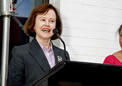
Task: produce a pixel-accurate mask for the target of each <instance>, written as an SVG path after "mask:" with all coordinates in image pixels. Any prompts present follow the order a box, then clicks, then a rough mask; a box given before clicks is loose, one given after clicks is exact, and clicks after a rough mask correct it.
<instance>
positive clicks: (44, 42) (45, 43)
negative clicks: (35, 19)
mask: <svg viewBox="0 0 122 86" xmlns="http://www.w3.org/2000/svg"><path fill="white" fill-rule="evenodd" d="M36 40H37V41H38V42H39V43H40V44H41V45H43V46H44V47H46V48H48V49H50V47H51V41H50V39H39V38H36Z"/></svg>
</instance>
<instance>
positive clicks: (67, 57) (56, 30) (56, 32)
mask: <svg viewBox="0 0 122 86" xmlns="http://www.w3.org/2000/svg"><path fill="white" fill-rule="evenodd" d="M53 33H54V35H57V36H58V38H59V39H60V40H61V42H62V43H63V46H64V55H65V57H66V60H69V56H68V55H67V51H66V45H65V42H64V41H63V40H62V38H61V37H60V35H59V32H58V29H57V28H56V29H54V30H53Z"/></svg>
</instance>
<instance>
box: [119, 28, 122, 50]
mask: <svg viewBox="0 0 122 86" xmlns="http://www.w3.org/2000/svg"><path fill="white" fill-rule="evenodd" d="M119 36H120V38H119V41H120V47H121V48H122V29H121V30H120V34H119Z"/></svg>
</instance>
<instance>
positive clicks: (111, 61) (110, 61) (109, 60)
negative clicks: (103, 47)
mask: <svg viewBox="0 0 122 86" xmlns="http://www.w3.org/2000/svg"><path fill="white" fill-rule="evenodd" d="M103 63H104V64H113V65H122V62H120V61H119V59H117V58H116V57H115V56H114V55H109V56H107V57H106V58H105V60H104V62H103Z"/></svg>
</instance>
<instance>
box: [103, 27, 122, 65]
mask: <svg viewBox="0 0 122 86" xmlns="http://www.w3.org/2000/svg"><path fill="white" fill-rule="evenodd" d="M118 33H119V43H120V47H121V48H122V25H120V27H119V29H118ZM103 63H104V64H113V65H122V50H119V51H117V52H115V53H113V54H112V55H108V56H107V57H106V58H105V59H104V62H103Z"/></svg>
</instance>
